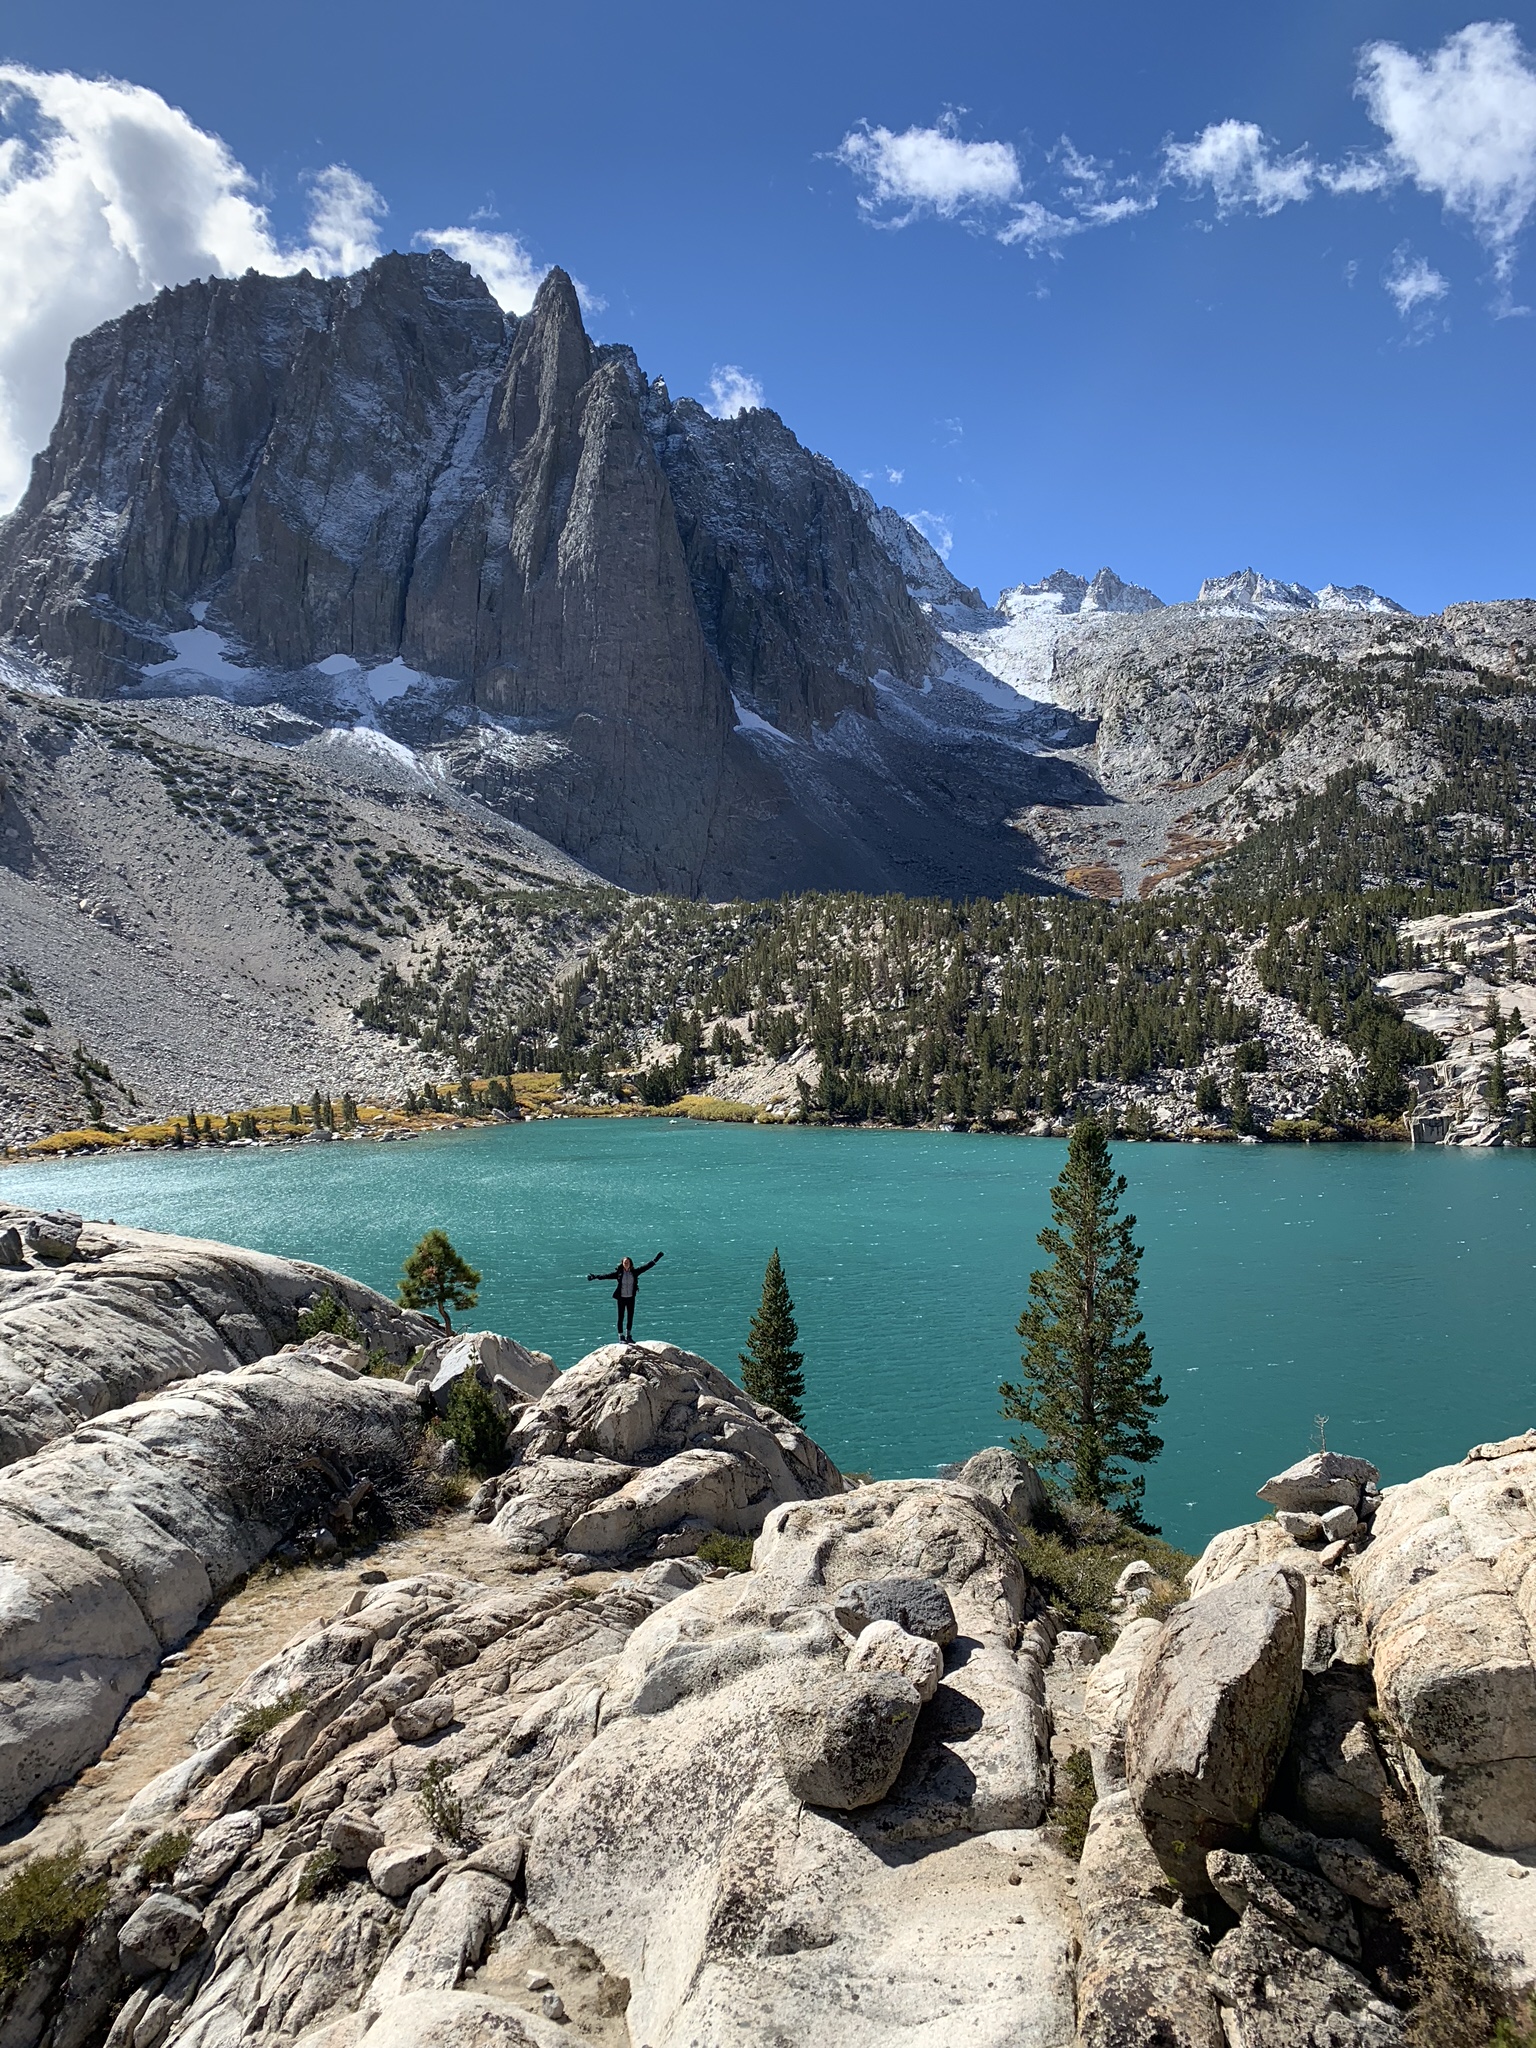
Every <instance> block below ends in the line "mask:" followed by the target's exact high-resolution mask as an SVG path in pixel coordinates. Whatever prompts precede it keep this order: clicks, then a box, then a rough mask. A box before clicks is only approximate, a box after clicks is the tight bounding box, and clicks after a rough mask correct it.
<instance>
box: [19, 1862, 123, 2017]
mask: <svg viewBox="0 0 1536 2048" xmlns="http://www.w3.org/2000/svg"><path fill="white" fill-rule="evenodd" d="M83 1854H84V1851H83V1850H81V1849H79V1848H75V1849H66V1850H64V1851H63V1852H62V1853H61V1854H60V1855H57V1856H37V1857H34V1858H33V1860H32V1861H31V1862H30V1863H28V1864H26V1865H25V1866H24V1867H23V1868H22V1869H20V1870H18V1871H17V1873H16V1875H15V1876H14V1877H13V1878H10V1879H9V1880H8V1881H7V1882H6V1883H5V1884H3V1885H0V1991H3V1990H8V1989H9V1988H10V1987H11V1986H12V1985H14V1984H19V1983H20V1982H21V1980H22V1978H23V1977H25V1976H26V1974H27V1971H28V1970H29V1969H30V1968H31V1966H32V1965H33V1963H35V1962H37V1961H39V1960H40V1959H41V1958H42V1957H43V1956H45V1955H47V1954H48V1953H49V1951H50V1950H51V1949H61V1948H72V1947H73V1946H74V1944H75V1942H76V1941H78V1939H79V1937H80V1934H81V1932H82V1931H83V1929H84V1928H85V1927H86V1926H87V1924H88V1923H89V1922H90V1921H92V1920H94V1919H95V1917H96V1915H97V1914H98V1913H99V1912H100V1911H101V1909H102V1907H103V1906H104V1905H105V1904H106V1903H107V1880H106V1879H105V1878H104V1877H93V1878H87V1879H82V1878H81V1875H80V1862H81V1858H82V1856H83Z"/></svg>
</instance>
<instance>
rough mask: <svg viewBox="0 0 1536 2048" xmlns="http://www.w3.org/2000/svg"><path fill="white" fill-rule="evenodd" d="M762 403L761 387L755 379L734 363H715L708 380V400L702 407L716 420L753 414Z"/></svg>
mask: <svg viewBox="0 0 1536 2048" xmlns="http://www.w3.org/2000/svg"><path fill="white" fill-rule="evenodd" d="M762 402H763V387H762V385H761V384H759V382H758V381H757V379H756V378H755V377H749V376H748V375H747V373H746V371H745V370H743V369H741V368H739V367H738V366H737V364H735V363H717V364H716V365H715V370H714V375H713V376H712V377H711V378H710V380H709V400H708V402H707V404H706V405H705V407H704V410H705V411H706V412H712V413H713V414H714V416H715V418H716V419H717V420H733V419H735V417H736V415H737V413H739V412H754V411H756V409H757V407H758V406H760V405H761V404H762Z"/></svg>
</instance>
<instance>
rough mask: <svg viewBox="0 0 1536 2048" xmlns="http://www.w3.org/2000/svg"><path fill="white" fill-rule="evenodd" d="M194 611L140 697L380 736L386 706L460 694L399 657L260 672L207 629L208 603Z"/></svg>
mask: <svg viewBox="0 0 1536 2048" xmlns="http://www.w3.org/2000/svg"><path fill="white" fill-rule="evenodd" d="M189 609H190V610H191V613H192V616H193V618H194V619H195V620H196V621H197V623H196V624H195V625H193V626H189V627H187V628H186V629H185V631H183V632H179V633H167V634H166V635H165V636H164V637H165V642H166V645H167V646H168V647H170V649H171V650H172V651H171V653H170V654H169V655H168V656H167V657H166V659H165V660H164V661H152V662H146V663H145V664H144V665H143V666H142V667H141V668H140V670H139V676H140V679H141V690H140V692H139V693H137V694H142V695H144V696H146V697H189V696H207V695H209V694H212V695H214V696H217V697H221V698H223V699H224V700H225V701H226V702H227V703H231V704H245V705H250V704H271V703H282V704H287V705H289V706H290V707H291V708H292V709H294V710H298V711H302V712H304V713H306V714H313V713H314V712H316V711H318V712H320V713H321V714H322V715H323V716H326V717H330V718H334V719H335V720H337V721H338V722H339V723H340V724H341V725H342V726H343V727H344V728H349V727H351V726H352V725H354V724H355V725H356V726H358V727H359V728H365V729H372V730H378V727H379V720H378V714H379V711H380V709H381V707H383V706H385V705H391V704H397V703H399V702H400V701H401V700H402V699H403V698H406V697H409V696H412V695H415V696H416V697H418V698H425V699H426V700H428V701H430V702H444V701H446V700H447V698H448V697H449V696H451V695H454V694H457V693H459V691H460V689H461V686H460V685H459V684H457V683H454V682H451V681H449V680H448V679H447V678H445V677H442V676H434V675H429V674H427V673H426V671H425V670H423V669H416V668H411V667H410V666H409V665H408V664H407V663H406V662H405V661H404V660H403V659H402V658H401V657H400V656H399V655H398V654H397V655H396V656H395V657H394V659H393V660H392V661H384V662H375V663H374V664H373V666H372V667H371V668H365V667H364V665H363V664H362V662H360V661H358V660H357V659H356V657H355V656H354V655H350V654H327V655H325V656H323V657H322V658H321V659H320V660H319V661H315V662H312V663H310V665H309V666H308V667H307V668H303V669H295V670H292V671H285V672H277V671H273V670H270V669H265V668H259V667H254V666H252V665H250V664H248V663H247V662H245V661H244V660H243V659H241V656H242V654H243V652H244V650H243V649H242V647H241V646H240V644H239V642H238V641H235V640H233V639H231V638H230V637H229V636H228V635H227V634H224V633H220V632H218V631H217V630H216V629H215V628H214V627H212V626H209V625H206V624H205V623H204V620H205V619H206V616H207V612H208V606H207V604H206V603H205V602H202V601H199V602H198V603H197V604H194V605H192V606H190V607H189ZM210 685H211V686H212V687H211V691H210ZM413 758H414V756H413Z"/></svg>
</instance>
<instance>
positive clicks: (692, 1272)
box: [0, 1121, 1536, 1549]
mask: <svg viewBox="0 0 1536 2048" xmlns="http://www.w3.org/2000/svg"><path fill="white" fill-rule="evenodd" d="M1064 1150H1065V1147H1064V1145H1062V1144H1060V1143H1055V1142H1052V1141H1049V1140H1045V1139H1007V1138H993V1137H982V1136H975V1137H971V1136H958V1135H957V1136H948V1135H943V1134H927V1133H920V1132H908V1131H890V1132H886V1131H835V1130H798V1129H794V1128H790V1129H763V1128H742V1127H732V1126H730V1125H706V1124H691V1123H686V1122H681V1121H679V1122H663V1121H644V1122H639V1121H633V1122H631V1121H614V1122H598V1121H548V1122H534V1123H527V1124H520V1125H507V1126H498V1127H497V1128H495V1129H491V1130H484V1131H474V1132H462V1133H447V1134H444V1135H443V1136H441V1137H436V1138H422V1139H418V1140H416V1141H415V1142H413V1143H409V1144H390V1145H373V1144H345V1145H343V1144H336V1145H328V1146H320V1145H315V1146H306V1147H304V1148H303V1149H302V1150H298V1149H295V1150H293V1151H286V1150H276V1149H274V1150H252V1151H235V1152H213V1151H198V1152H193V1153H155V1154H147V1155H146V1154H135V1155H133V1156H131V1157H122V1156H119V1157H117V1158H93V1159H88V1160H69V1161H63V1162H60V1163H58V1164H55V1165H49V1166H24V1167H14V1168H11V1169H9V1170H0V1199H4V1200H8V1201H13V1202H22V1203H27V1204H30V1205H34V1206H41V1207H49V1208H51V1207H58V1206H64V1207H68V1208H71V1209H78V1210H80V1211H82V1212H84V1213H85V1214H86V1215H92V1216H110V1217H114V1218H116V1220H117V1221H118V1222H120V1223H133V1224H139V1225H142V1226H145V1227H148V1228H153V1229H158V1230H172V1231H179V1232H182V1233H184V1234H186V1235H189V1236H194V1237H212V1238H222V1239H225V1240H227V1241H229V1242H232V1243H235V1244H245V1245H255V1246H258V1247H260V1248H261V1249H263V1250H266V1251H271V1252H281V1253H285V1254H288V1255H290V1256H296V1257H303V1258H308V1259H314V1260H318V1261H319V1262H320V1263H321V1264H324V1265H329V1266H335V1267H338V1268H340V1269H341V1270H342V1271H343V1272H347V1273H351V1274H354V1275H356V1276H357V1277H358V1278H359V1279H362V1280H366V1281H369V1282H371V1283H372V1284H373V1285H374V1286H375V1287H379V1288H382V1289H384V1290H387V1291H390V1292H392V1291H393V1288H394V1285H395V1282H396V1280H397V1278H398V1274H399V1269H400V1262H401V1260H402V1258H403V1257H404V1255H405V1253H406V1252H407V1251H408V1250H409V1249H410V1247H411V1245H412V1244H413V1243H414V1242H415V1240H416V1238H417V1237H418V1236H419V1235H420V1234H421V1232H422V1231H423V1230H425V1229H426V1228H428V1227H429V1226H430V1225H432V1224H439V1225H441V1226H442V1227H443V1228H444V1229H446V1230H447V1231H448V1233H449V1235H450V1236H451V1237H452V1239H453V1241H454V1243H455V1244H456V1245H457V1246H458V1247H459V1249H460V1250H461V1251H462V1252H463V1253H464V1255H465V1256H466V1257H467V1258H468V1259H469V1260H470V1262H471V1263H472V1264H473V1265H476V1266H478V1267H480V1268H481V1270H482V1272H483V1274H484V1281H483V1285H482V1289H481V1298H480V1305H479V1307H478V1309H476V1310H474V1311H472V1312H471V1313H470V1315H469V1316H468V1317H467V1318H466V1319H465V1321H466V1323H467V1324H468V1326H469V1327H476V1326H478V1327H489V1328H492V1329H498V1330H502V1331H505V1332H507V1333H508V1334H510V1335H513V1336H516V1337H518V1338H519V1339H521V1341H522V1342H524V1343H526V1344H529V1345H532V1346H535V1347H536V1348H538V1349H540V1350H544V1351H548V1352H551V1353H552V1354H553V1355H554V1357H555V1358H556V1360H557V1361H558V1362H559V1363H560V1364H561V1365H570V1364H574V1362H575V1361H576V1360H577V1359H578V1358H580V1357H582V1356H583V1355H584V1354H585V1353H586V1352H587V1351H590V1350H591V1349H592V1348H593V1347H594V1346H595V1345H598V1344H601V1343H604V1342H606V1341H607V1339H608V1338H609V1336H610V1335H611V1334H612V1314H613V1307H612V1303H611V1301H610V1299H609V1295H610V1293H611V1289H610V1288H608V1287H605V1286H602V1285H588V1284H587V1283H586V1280H585V1278H584V1276H585V1275H586V1273H587V1272H589V1271H591V1270H594V1269H599V1268H608V1267H612V1266H614V1265H616V1264H617V1263H618V1260H619V1258H620V1257H621V1256H622V1255H623V1254H624V1253H625V1252H629V1253H630V1254H632V1256H633V1257H634V1258H635V1259H636V1261H637V1262H639V1261H642V1260H645V1259H648V1258H650V1257H651V1256H652V1254H653V1253H655V1252H657V1251H661V1250H664V1251H665V1253H666V1257H665V1259H664V1260H663V1262H662V1263H661V1265H660V1266H658V1267H657V1269H656V1270H655V1272H654V1273H651V1274H649V1275H648V1276H647V1277H646V1279H645V1280H644V1281H643V1282H642V1283H641V1290H640V1301H639V1312H638V1315H637V1317H636V1323H635V1331H636V1335H637V1336H641V1337H656V1338H665V1339H667V1340H669V1341H671V1342H673V1343H677V1344H682V1345H685V1346H687V1347H688V1348H689V1349H690V1350H693V1351H698V1352H702V1353H703V1354H704V1356H705V1357H706V1358H710V1359H712V1360H713V1361H714V1362H715V1363H716V1364H717V1365H719V1366H720V1367H722V1368H723V1369H724V1370H725V1371H726V1372H729V1373H733V1374H734V1373H735V1372H736V1370H737V1353H738V1352H739V1351H740V1349H741V1347H742V1345H743V1344H744V1342H745V1341H746V1334H747V1322H748V1318H749V1317H750V1315H751V1313H752V1311H753V1309H754V1308H755V1307H756V1305H757V1300H758V1295H759V1291H760V1288H761V1283H762V1272H763V1265H764V1262H765V1260H766V1259H767V1257H768V1254H769V1252H770V1251H772V1249H773V1248H774V1246H775V1245H777V1246H778V1248H779V1251H780V1254H781V1256H782V1258H783V1260H784V1265H785V1269H786V1272H787V1274H788V1276H789V1283H790V1288H791V1291H792V1293H793V1295H794V1298H795V1304H796V1309H797V1312H798V1315H799V1322H800V1332H801V1342H802V1346H803V1348H804V1351H805V1354H806V1379H807V1384H808V1394H807V1402H806V1407H807V1421H808V1425H809V1427H810V1429H811V1431H812V1433H813V1434H814V1435H815V1436H816V1437H817V1438H818V1439H819V1441H820V1442H821V1443H822V1444H824V1445H825V1447H826V1449H827V1450H828V1451H829V1452H830V1454H831V1455H832V1457H833V1458H834V1459H835V1460H836V1461H837V1463H838V1464H839V1465H841V1466H842V1467H844V1468H845V1469H846V1470H849V1471H867V1472H872V1473H873V1474H874V1475H875V1476H876V1477H877V1478H890V1477H897V1476H902V1475H914V1474H915V1475H921V1474H928V1473H932V1472H933V1471H935V1470H936V1468H937V1467H938V1466H940V1465H942V1464H945V1463H947V1462H949V1461H951V1460H954V1459H958V1458H964V1457H966V1456H968V1455H969V1454H970V1453H971V1452H972V1451H974V1450H977V1449H979V1448H980V1446H981V1445H983V1444H987V1443H996V1442H999V1441H1003V1440H1004V1434H1005V1433H1004V1425H1003V1424H1002V1422H1001V1421H1000V1419H999V1416H998V1402H997V1383H998V1381H999V1380H1000V1379H1003V1378H1007V1377H1011V1376H1012V1375H1013V1373H1014V1371H1015V1369H1016V1367H1017V1363H1018V1348H1019V1347H1018V1340H1017V1338H1016V1336H1015V1334H1014V1324H1015V1322H1016V1320H1017V1318H1018V1314H1019V1310H1020V1308H1021V1307H1022V1305H1023V1302H1024V1297H1025V1291H1026V1288H1027V1285H1028V1278H1029V1272H1030V1268H1031V1266H1032V1265H1033V1264H1034V1263H1036V1261H1037V1256H1038V1255H1037V1252H1036V1247H1035V1242H1034V1239H1035V1234H1036V1232H1037V1231H1038V1230H1040V1229H1041V1228H1042V1227H1043V1225H1044V1224H1045V1223H1046V1222H1047V1221H1048V1219H1049V1200H1048V1197H1049V1191H1050V1186H1051V1183H1052V1181H1053V1180H1054V1179H1055V1177H1056V1174H1057V1173H1058V1172H1059V1170H1060V1167H1061V1162H1062V1157H1063V1153H1064ZM1116 1151H1117V1162H1118V1165H1119V1167H1120V1169H1121V1171H1122V1172H1124V1173H1125V1175H1126V1177H1127V1179H1128V1180H1129V1182H1130V1191H1129V1194H1128V1197H1127V1206H1128V1207H1129V1208H1131V1209H1132V1210H1133V1211H1134V1212H1135V1214H1136V1217H1137V1219H1138V1233H1137V1234H1138V1238H1139V1240H1140V1242H1141V1243H1143V1244H1144V1246H1145V1248H1146V1257H1145V1259H1144V1261H1143V1265H1142V1297H1143V1306H1144V1310H1145V1322H1146V1330H1147V1334H1148V1336H1149V1337H1150V1339H1151V1342H1152V1346H1153V1353H1154V1364H1155V1366H1156V1368H1157V1370H1158V1371H1159V1372H1160V1373H1161V1375H1162V1379H1163V1385H1164V1387H1165V1389H1166V1391H1167V1394H1168V1402H1167V1405H1166V1407H1164V1408H1163V1410H1162V1411H1161V1418H1160V1421H1159V1423H1158V1428H1159V1430H1160V1432H1161V1434H1162V1435H1163V1437H1164V1439H1165V1441H1166V1445H1167V1448H1166V1449H1165V1451H1164V1453H1163V1455H1162V1457H1161V1459H1160V1460H1159V1461H1158V1463H1157V1464H1156V1465H1154V1466H1153V1467H1152V1468H1151V1472H1150V1475H1149V1480H1148V1487H1147V1512H1148V1514H1149V1516H1150V1518H1151V1519H1152V1520H1153V1521H1155V1522H1158V1523H1160V1524H1161V1525H1162V1527H1163V1529H1164V1531H1165V1532H1166V1534H1167V1535H1168V1536H1169V1537H1170V1538H1171V1539H1173V1540H1174V1541H1175V1542H1178V1543H1181V1544H1183V1545H1185V1546H1186V1547H1188V1548H1191V1549H1197V1548H1199V1547H1200V1545H1202V1544H1203V1543H1204V1542H1205V1540H1206V1538H1207V1537H1209V1536H1210V1535H1211V1534H1212V1533H1213V1532H1214V1531H1215V1530H1217V1529H1221V1528H1226V1527H1229V1526H1231V1525H1232V1524H1233V1523H1235V1522H1240V1521H1247V1520H1250V1519H1252V1517H1253V1516H1254V1514H1255V1513H1256V1512H1258V1510H1257V1507H1256V1504H1255V1502H1254V1497H1253V1496H1254V1489H1255V1488H1256V1487H1257V1486H1259V1485H1261V1484H1262V1483H1263V1481H1264V1480H1265V1479H1266V1478H1267V1477H1268V1476H1269V1474H1270V1473H1271V1472H1274V1471H1276V1470H1278V1469H1279V1468H1280V1467H1281V1466H1283V1465H1286V1464H1289V1463H1290V1462H1291V1461H1292V1459H1294V1458H1297V1457H1300V1456H1302V1455H1303V1454H1304V1453H1305V1452H1306V1451H1307V1450H1308V1449H1309V1448H1311V1447H1312V1445H1313V1429H1314V1417H1315V1416H1317V1415H1318V1414H1320V1413H1321V1414H1326V1415H1327V1417H1328V1425H1327V1439H1328V1443H1329V1445H1330V1447H1331V1448H1333V1449H1336V1450H1344V1451H1352V1452H1356V1453H1359V1454H1362V1455H1364V1456H1366V1457H1369V1458H1372V1459H1374V1460H1375V1461H1376V1463H1377V1464H1378V1465H1379V1466H1380V1467H1381V1469H1382V1474H1383V1477H1384V1479H1385V1480H1386V1481H1388V1482H1390V1481H1391V1480H1394V1479H1401V1478H1407V1477H1410V1476H1412V1475H1413V1474H1414V1473H1417V1472H1420V1471H1423V1470H1424V1469H1425V1468H1426V1467H1428V1466H1431V1465H1436V1464H1443V1463H1447V1462H1449V1461H1451V1460H1453V1459H1455V1458H1459V1457H1460V1456H1461V1454H1462V1453H1463V1452H1464V1451H1465V1450H1466V1449H1467V1448H1468V1447H1469V1446H1470V1445H1471V1444H1474V1443H1477V1442H1479V1441H1482V1440H1484V1439H1486V1438H1489V1437H1500V1436H1509V1435H1512V1434H1514V1433H1515V1432H1517V1431H1519V1430H1523V1429H1527V1428H1530V1427H1531V1426H1532V1425H1533V1424H1536V1157H1533V1156H1532V1155H1531V1154H1530V1153H1520V1152H1481V1153H1479V1152H1457V1151H1441V1150H1427V1151H1425V1150H1420V1151H1410V1150H1409V1149H1408V1148H1406V1147H1398V1146H1385V1145H1383V1146H1342V1145H1339V1146H1317V1147H1311V1148H1307V1149H1301V1148H1291V1147H1281V1146H1274V1147H1267V1146H1266V1147H1247V1146H1245V1147H1237V1146H1230V1147H1228V1146H1203V1147H1200V1146H1189V1145H1122V1146H1119V1147H1117V1148H1116Z"/></svg>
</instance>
